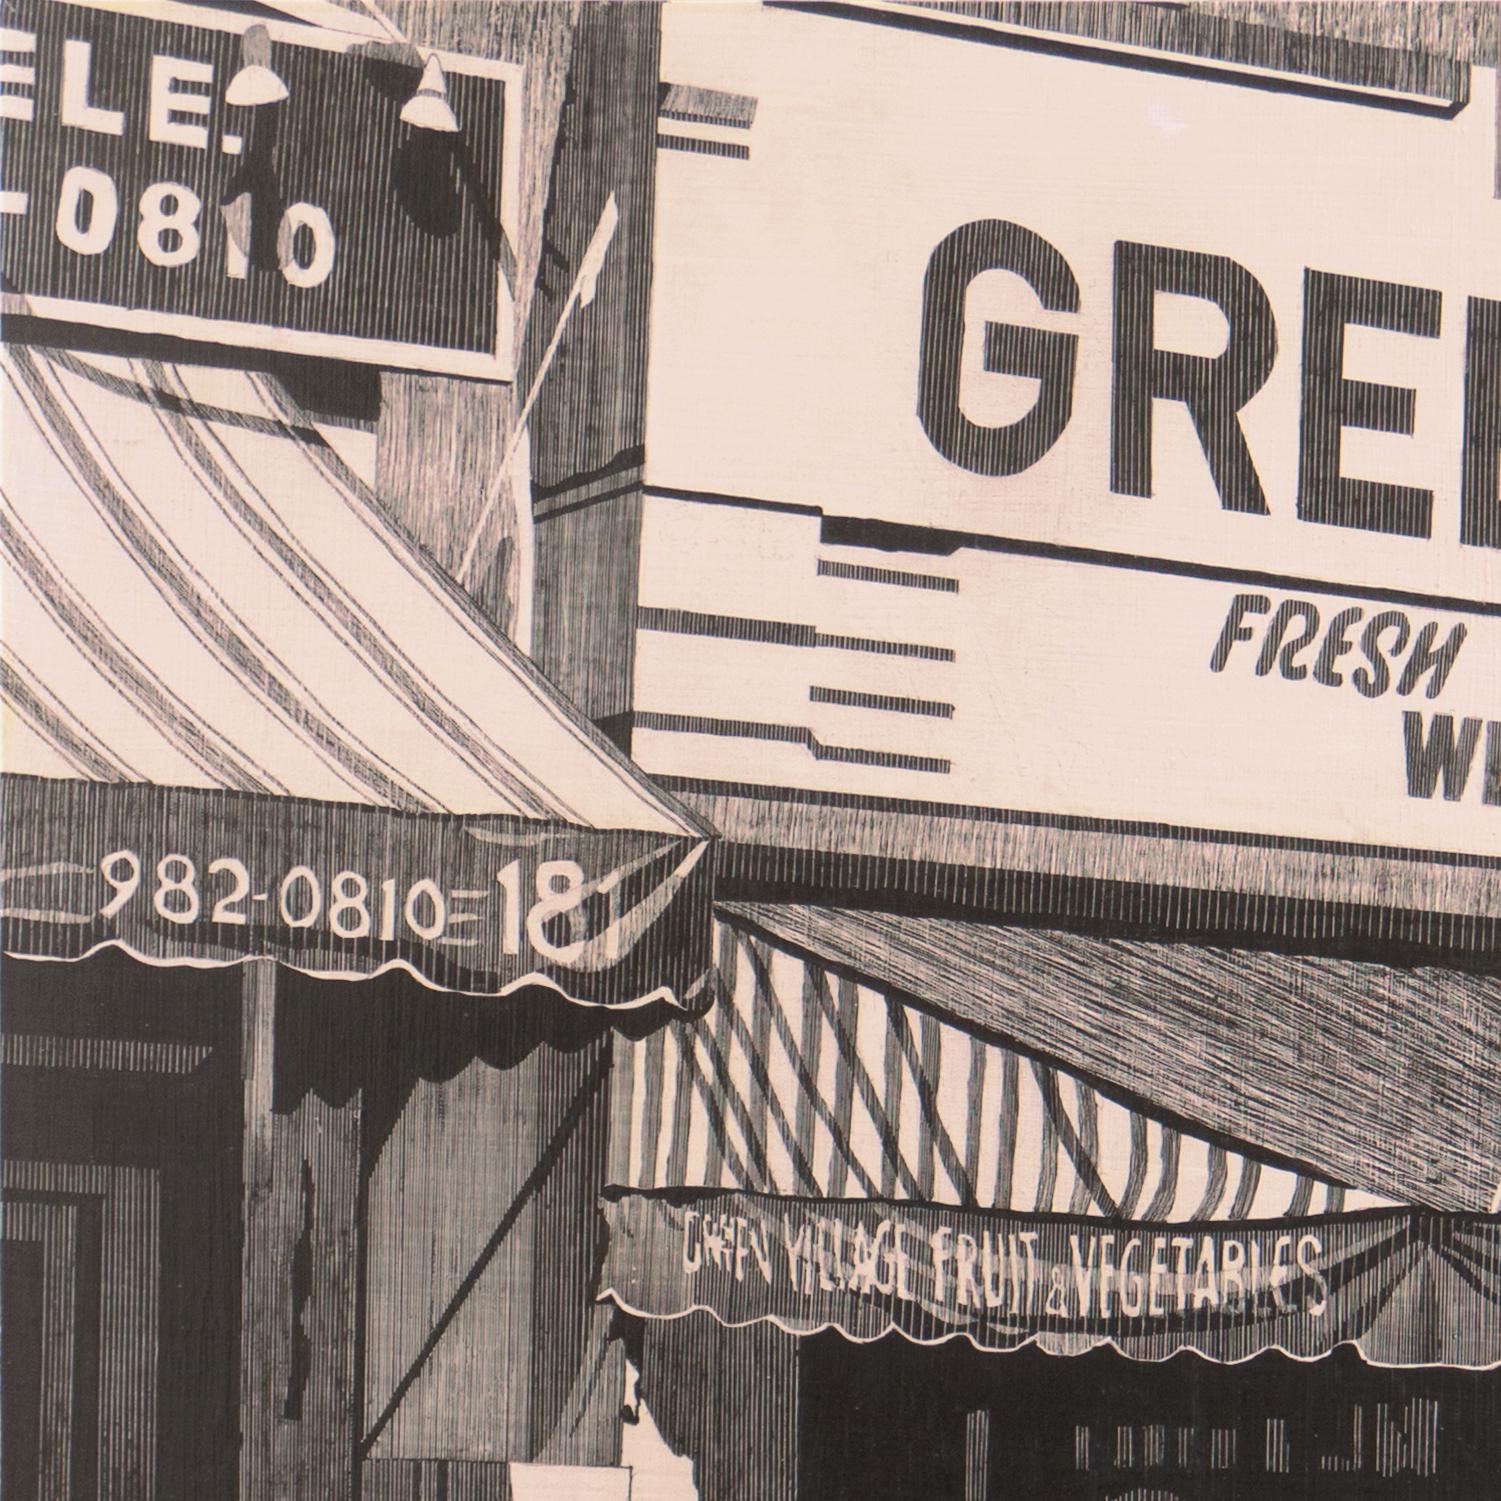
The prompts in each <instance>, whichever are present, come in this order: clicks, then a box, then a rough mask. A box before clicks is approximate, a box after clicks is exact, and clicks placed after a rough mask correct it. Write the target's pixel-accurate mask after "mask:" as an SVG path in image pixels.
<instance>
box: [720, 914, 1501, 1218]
mask: <svg viewBox="0 0 1501 1501" xmlns="http://www.w3.org/2000/svg"><path fill="white" fill-rule="evenodd" d="M721 910H723V911H725V912H727V913H728V914H730V915H731V916H732V917H733V918H734V919H735V920H736V921H737V922H739V923H741V924H743V925H746V926H748V927H751V928H753V929H755V930H757V931H760V932H763V933H765V934H766V935H767V936H768V937H769V938H771V939H772V940H773V941H774V942H776V943H778V944H780V945H782V946H785V947H787V948H789V949H793V950H796V951H799V952H810V953H814V954H817V955H819V956H821V958H822V960H823V961H824V963H826V964H827V965H828V966H830V967H831V968H834V969H842V970H844V971H846V972H851V973H855V974H860V975H863V976H867V977H869V979H870V981H871V982H872V983H873V984H875V985H877V986H879V987H881V988H885V989H888V990H892V991H896V992H898V993H901V994H905V995H909V996H915V997H918V998H919V999H920V1000H921V1001H922V1002H923V1004H924V1005H925V1006H927V1007H928V1008H929V1009H931V1010H934V1011H936V1012H939V1013H941V1014H942V1015H944V1016H946V1017H948V1018H950V1019H952V1020H953V1021H955V1022H957V1023H958V1024H960V1025H963V1026H968V1027H971V1028H979V1029H981V1030H984V1031H988V1032H992V1033H997V1034H999V1035H1001V1036H1004V1037H1007V1038H1009V1039H1011V1040H1012V1041H1014V1042H1015V1043H1017V1044H1018V1045H1019V1046H1021V1047H1022V1048H1024V1049H1026V1050H1029V1051H1033V1052H1036V1053H1039V1054H1042V1055H1046V1056H1051V1057H1053V1058H1056V1059H1059V1060H1060V1061H1062V1062H1064V1063H1066V1064H1067V1065H1068V1066H1070V1067H1072V1068H1074V1069H1077V1070H1078V1072H1080V1073H1081V1074H1084V1075H1087V1076H1088V1077H1090V1078H1093V1079H1095V1080H1096V1081H1098V1082H1099V1083H1100V1084H1102V1085H1104V1086H1107V1087H1110V1088H1113V1089H1116V1090H1121V1091H1125V1092H1128V1093H1130V1094H1132V1095H1134V1096H1136V1097H1138V1098H1140V1099H1141V1100H1143V1101H1144V1102H1147V1103H1148V1104H1149V1105H1150V1106H1151V1107H1154V1108H1155V1109H1156V1110H1158V1111H1163V1112H1169V1113H1172V1114H1175V1115H1180V1116H1184V1117H1186V1118H1188V1119H1189V1120H1193V1121H1198V1122H1201V1123H1202V1124H1203V1126H1204V1127H1206V1128H1209V1129H1212V1130H1214V1131H1217V1132H1220V1133H1222V1134H1223V1135H1225V1136H1226V1137H1231V1138H1238V1139H1241V1140H1247V1141H1252V1142H1255V1143H1257V1145H1258V1146H1259V1147H1260V1148H1261V1149H1263V1150H1265V1151H1268V1152H1273V1153H1277V1154H1280V1155H1282V1156H1285V1157H1289V1158H1293V1159H1295V1160H1297V1161H1300V1162H1304V1163H1307V1164H1308V1165H1309V1166H1310V1167H1311V1168H1312V1169H1313V1170H1314V1171H1315V1172H1316V1173H1317V1174H1318V1175H1320V1176H1323V1177H1327V1178H1329V1179H1331V1180H1333V1181H1336V1182H1344V1183H1350V1184H1358V1185H1360V1186H1361V1187H1363V1188H1366V1189H1369V1190H1370V1191H1372V1192H1373V1193H1379V1194H1381V1195H1383V1196H1385V1197H1386V1198H1388V1199H1390V1200H1395V1201H1397V1202H1401V1203H1410V1204H1422V1205H1425V1206H1426V1207H1428V1208H1431V1209H1455V1210H1469V1211H1479V1212H1482V1213H1486V1212H1494V1211H1495V1210H1496V1209H1497V1208H1501V977H1498V976H1497V975H1495V974H1488V973H1482V972H1476V971H1473V970H1468V969H1458V968H1450V967H1440V966H1437V965H1418V964H1414V965H1410V966H1409V965H1401V966H1399V965H1394V964H1390V963H1376V962H1372V961H1367V960H1360V959H1354V958H1346V957H1343V956H1342V955H1341V956H1337V957H1336V956H1333V955H1325V954H1319V955H1307V954H1298V953H1282V952H1278V951H1277V950H1276V949H1275V948H1273V947H1271V946H1269V945H1267V944H1265V943H1262V944H1259V945H1258V946H1257V947H1254V948H1252V947H1243V948H1235V947H1230V946H1228V945H1210V944H1207V943H1189V942H1183V941H1173V940H1172V938H1171V936H1170V934H1169V935H1164V936H1162V937H1158V938H1142V937H1131V938H1126V937H1102V936H1097V935H1095V934H1090V933H1076V932H1069V931H1061V930H1058V929H1047V928H1041V927H1027V926H1020V925H1015V924H1013V925H1009V926H998V925H991V924H987V923H978V922H965V921H959V920H955V919H951V918H943V917H914V916H907V915H905V914H900V913H892V912H883V911H878V910H867V909H857V908H839V907H822V906H806V905H798V904H791V903H789V904H785V905H772V904H769V903H725V904H723V905H722V907H721Z"/></svg>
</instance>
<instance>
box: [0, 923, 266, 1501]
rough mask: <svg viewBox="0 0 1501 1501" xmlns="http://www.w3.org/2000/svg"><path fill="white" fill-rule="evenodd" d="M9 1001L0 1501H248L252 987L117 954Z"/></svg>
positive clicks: (10, 972)
mask: <svg viewBox="0 0 1501 1501" xmlns="http://www.w3.org/2000/svg"><path fill="white" fill-rule="evenodd" d="M4 993H5V1024H6V1036H5V1043H6V1060H5V1061H6V1063H7V1064H11V1065H13V1066H11V1067H7V1068H6V1070H5V1078H4V1091H3V1133H4V1138H5V1149H6V1181H5V1190H6V1192H5V1208H4V1215H5V1218H4V1239H5V1245H4V1266H5V1286H4V1295H5V1302H4V1308H3V1310H0V1313H3V1321H4V1322H3V1327H4V1331H5V1337H4V1349H5V1368H4V1378H3V1379H4V1422H5V1430H4V1443H5V1449H4V1454H5V1459H4V1466H5V1468H4V1476H3V1490H4V1492H5V1494H6V1495H10V1496H34V1495H39V1494H41V1495H51V1494H59V1495H68V1496H70V1497H74V1498H79V1501H82V1498H87V1497H92V1496H94V1495H95V1494H97V1486H98V1479H99V1476H100V1475H101V1474H103V1475H105V1476H107V1477H108V1476H112V1475H113V1476H120V1475H122V1474H130V1473H138V1472H141V1471H142V1470H145V1471H148V1472H149V1470H150V1469H152V1468H153V1467H154V1469H155V1473H156V1476H157V1489H156V1491H155V1492H154V1494H156V1495H158V1496H161V1497H164V1498H165V1497H169V1496H171V1497H184V1498H186V1497H190V1496H211V1495H212V1496H228V1495H233V1494H234V1492H235V1488H236V1485H237V1466H238V1404H239V1388H238V1349H239V1329H240V1273H241V1265H240V1244H241V1236H240V1217H241V1199H240V1152H241V1135H242V1122H241V1104H240V1094H241V1089H240V1010H239V984H238V973H237V972H236V971H234V970H210V971H205V970H199V969H183V968H176V969H164V968H156V969H148V968H146V967H145V966H143V965H140V964H138V963H136V962H135V961H133V960H130V959H128V958H126V957H125V956H124V955H122V954H119V953H113V952H112V953H105V954H99V955H96V956H95V957H94V958H92V959H90V960H88V961H87V962H86V963H82V964H24V963H17V962H14V961H7V962H6V964H5V968H4ZM14 1065H18V1066H14ZM38 1065H40V1066H38ZM101 1445H103V1446H104V1448H105V1451H106V1452H104V1453H101V1452H100V1446H101ZM140 1448H144V1449H145V1450H147V1451H148V1452H154V1466H153V1464H152V1462H151V1461H147V1463H146V1464H145V1465H142V1464H141V1463H140V1461H139V1459H138V1458H137V1455H136V1452H135V1451H136V1450H137V1449H140ZM39 1471H45V1472H46V1474H45V1475H42V1474H39ZM43 1482H45V1483H43ZM111 1483H112V1484H114V1483H116V1482H111Z"/></svg>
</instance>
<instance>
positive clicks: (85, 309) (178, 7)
mask: <svg viewBox="0 0 1501 1501" xmlns="http://www.w3.org/2000/svg"><path fill="white" fill-rule="evenodd" d="M55 3H57V4H66V5H72V6H76V7H78V8H80V9H83V10H97V11H104V12H108V13H110V14H117V15H119V14H123V15H127V16H134V17H139V18H141V19H143V20H149V21H160V22H168V23H171V24H175V25H181V26H192V27H197V28H199V29H201V30H211V31H225V32H232V33H235V34H237V35H243V34H244V33H245V32H246V31H248V30H250V29H251V27H253V26H256V25H263V26H264V27H265V28H266V32H267V34H268V35H269V37H270V39H271V40H272V41H273V42H280V43H283V44H285V45H287V46H293V47H305V48H311V49H314V50H317V51H322V52H333V53H339V54H343V53H347V52H351V51H353V50H354V49H355V48H356V47H362V46H369V45H370V43H371V41H372V40H373V37H372V34H371V32H370V31H369V30H368V29H365V28H363V27H360V26H359V25H358V21H359V18H358V17H351V23H352V25H351V30H349V31H347V32H345V31H334V30H330V29H328V28H326V27H323V26H319V25H313V24H304V23H300V22H295V21H291V20H285V21H280V20H274V19H269V18H264V19H263V18H260V17H257V16H253V15H238V14H234V13H232V12H229V11H222V10H214V9H212V8H209V7H202V8H200V7H198V6H196V5H188V4H183V3H180V0H112V3H105V0H55ZM422 52H423V55H424V56H425V57H436V58H437V59H438V61H439V63H440V64H441V65H442V67H443V69H444V71H445V72H447V73H459V74H467V75H471V76H474V77H479V78H487V79H495V80H498V81H499V82H501V83H502V84H503V85H504V112H505V113H504V119H503V122H502V131H501V179H500V210H499V219H500V227H501V230H502V232H503V233H504V235H505V236H506V238H507V239H508V240H509V242H510V243H511V244H512V245H515V244H516V241H517V238H518V231H519V222H518V217H517V213H518V206H519V198H520V191H521V130H522V120H523V118H524V113H525V109H524V105H525V100H524V91H525V76H526V70H525V68H524V67H523V66H522V65H521V64H519V63H513V62H505V61H501V60H499V59H492V58H481V57H474V56H470V55H467V54H463V53H456V52H448V51H445V50H443V49H441V48H426V47H424V48H423V49H422ZM496 277H497V309H496V330H495V348H494V349H493V350H492V351H489V352H485V353H479V352H470V351H463V350H448V349H435V348H433V347H431V346H429V345H422V344H408V343H403V342H399V341H395V340H385V339H366V338H361V337H359V336H358V335H352V334H326V333H306V332H300V331H298V330H294V329H287V328H282V327H279V326H277V325H272V324H260V323H242V322H236V321H233V320H230V319H221V318H206V317H202V316H200V315H198V314H196V313H159V312H153V311H150V310H148V309H136V308H124V307H117V306H115V305H113V304H111V303H98V302H86V301H82V300H78V299H74V298H68V297H49V296H42V297H37V296H27V295H23V294H20V293H13V292H3V293H0V316H5V317H23V316H24V317H38V318H55V319H58V320H60V321H64V322H73V323H84V324H87V325H89V326H91V327H95V328H106V329H116V330H120V331H123V332H128V333H141V334H160V335H164V336H167V337H173V338H180V339H193V340H200V341H203V342H207V343H211V344H225V345H231V346H236V347H240V348H248V349H264V350H279V351H284V352H290V353H293V354H301V355H310V356H314V357H319V358H324V359H337V360H354V361H358V362H359V363H361V364H371V365H378V366H386V367H390V368H394V369H401V370H412V371H421V372H424V373H428V374H434V375H451V376H462V377H467V378H470V379H476V380H490V381H499V382H506V383H509V382H511V381H513V380H514V379H515V375H516V347H515V346H516V330H515V320H514V308H515V297H514V293H513V291H512V288H511V286H510V284H509V282H508V281H507V278H506V272H505V267H504V266H503V265H501V266H499V267H498V268H497V270H496Z"/></svg>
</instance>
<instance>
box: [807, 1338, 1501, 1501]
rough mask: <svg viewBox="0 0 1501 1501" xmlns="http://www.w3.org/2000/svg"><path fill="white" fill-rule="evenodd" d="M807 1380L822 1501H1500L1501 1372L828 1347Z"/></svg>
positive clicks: (813, 1488)
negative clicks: (1485, 1498) (1038, 1500)
mask: <svg viewBox="0 0 1501 1501" xmlns="http://www.w3.org/2000/svg"><path fill="white" fill-rule="evenodd" d="M799 1378H800V1379H799V1386H800V1423H799V1453H800V1484H799V1491H798V1493H799V1495H800V1496H803V1497H808V1498H816V1501H843V1498H846V1497H848V1498H851V1501H853V1498H857V1497H858V1498H860V1501H927V1498H934V1501H939V1498H952V1501H961V1498H963V1501H1013V1498H1017V1501H1020V1498H1030V1497H1035V1496H1040V1495H1045V1496H1048V1497H1049V1498H1052V1501H1295V1498H1296V1501H1345V1498H1355V1497H1359V1498H1362V1501H1365V1498H1371V1501H1378V1498H1379V1501H1386V1498H1391V1501H1397V1498H1424V1501H1428V1498H1432V1501H1438V1498H1441V1497H1443V1498H1452V1497H1456V1496H1479V1495H1487V1494H1490V1490H1491V1487H1492V1486H1493V1485H1494V1477H1495V1475H1496V1473H1497V1472H1498V1469H1501V1373H1498V1372H1470V1371H1461V1370H1453V1369H1432V1368H1425V1369H1411V1370H1390V1369H1381V1368H1377V1367H1372V1366H1368V1365H1366V1364H1365V1363H1364V1362H1363V1361H1362V1360H1361V1359H1360V1357H1359V1355H1358V1354H1357V1353H1356V1352H1355V1351H1353V1350H1350V1349H1340V1350H1338V1351H1336V1352H1335V1353H1334V1354H1333V1355H1332V1356H1329V1357H1328V1358H1326V1359H1323V1360H1318V1361H1310V1362H1299V1361H1294V1360H1291V1359H1288V1358H1287V1357H1285V1356H1282V1355H1279V1354H1268V1355H1262V1356H1258V1357H1257V1358H1256V1359H1254V1360H1250V1361H1247V1362H1245V1363H1243V1364H1241V1365H1215V1364H1212V1363H1210V1362H1209V1361H1206V1360H1203V1359H1201V1358H1199V1357H1198V1356H1196V1355H1193V1354H1180V1355H1178V1356H1176V1357H1175V1358H1173V1359H1171V1360H1168V1361H1165V1362H1161V1363H1159V1364H1148V1363H1143V1362H1136V1361H1129V1360H1127V1359H1125V1358H1124V1357H1122V1356H1119V1355H1117V1354H1116V1353H1115V1352H1114V1351H1110V1350H1097V1351H1094V1352H1092V1353H1091V1354H1088V1355H1081V1356H1075V1357H1058V1356H1050V1355H1045V1354H1043V1353H1041V1352H1039V1351H1038V1350H1036V1349H1032V1348H1029V1349H1025V1350H1019V1351H1015V1352H1012V1353H1008V1354H1000V1355H998V1354H984V1353H981V1352H979V1351H976V1350H975V1349H974V1348H973V1347H971V1346H969V1345H967V1344H965V1343H963V1342H961V1341H955V1342H953V1343H951V1344H946V1345H939V1346H933V1347H922V1346H917V1345H914V1344H912V1343H910V1342H909V1341H906V1340H903V1339H901V1338H900V1337H888V1338H886V1339H883V1340H880V1341H878V1342H876V1343H875V1344H872V1345H867V1346H861V1345H855V1344H853V1343H851V1342H850V1341H848V1340H846V1339H844V1338H842V1337H840V1336H839V1335H836V1334H825V1335H819V1336H816V1337H814V1338H810V1339H808V1340H806V1341H804V1343H803V1350H802V1362H801V1368H800V1372H799Z"/></svg>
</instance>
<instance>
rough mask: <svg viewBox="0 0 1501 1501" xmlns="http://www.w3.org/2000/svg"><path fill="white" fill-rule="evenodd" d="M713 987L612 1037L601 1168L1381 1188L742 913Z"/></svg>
mask: <svg viewBox="0 0 1501 1501" xmlns="http://www.w3.org/2000/svg"><path fill="white" fill-rule="evenodd" d="M717 945H718V962H719V970H720V976H721V1001H720V1004H719V1005H717V1006H715V1007H714V1009H713V1010H712V1011H711V1012H709V1014H708V1015H707V1016H704V1017H701V1018H696V1019H684V1020H681V1021H674V1022H672V1023H670V1024H669V1025H667V1026H664V1027H661V1028H658V1029H657V1030H654V1031H653V1032H651V1033H650V1034H648V1035H647V1036H646V1037H644V1038H642V1039H641V1040H639V1041H631V1040H629V1039H627V1038H624V1037H622V1038H620V1039H618V1040H617V1044H616V1045H617V1048H618V1050H619V1051H618V1053H617V1057H616V1064H615V1078H616V1081H617V1082H616V1095H615V1110H616V1121H615V1137H614V1156H613V1169H612V1178H613V1181H614V1182H615V1183H616V1184H618V1185H619V1186H621V1187H623V1188H628V1189H648V1190H650V1189H681V1188H712V1189H720V1188H724V1189H739V1190H744V1191H747V1192H752V1193H765V1194H779V1195H792V1196H800V1197H816V1198H829V1199H844V1198H872V1199H875V1198H879V1199H884V1200H893V1201H914V1202H921V1203H929V1204H951V1205H966V1206H971V1207H976V1208H982V1209H995V1210H1010V1211H1018V1212H1025V1213H1031V1214H1037V1213H1067V1214H1074V1215H1085V1216H1105V1217H1108V1218H1111V1219H1128V1220H1134V1219H1142V1220H1150V1221H1153V1222H1158V1223H1164V1224H1178V1223H1188V1222H1204V1221H1218V1220H1262V1219H1268V1218H1276V1217H1282V1216H1301V1215H1308V1214H1322V1213H1326V1212H1332V1213H1338V1212H1340V1211H1344V1210H1354V1209H1365V1208H1370V1207H1373V1206H1376V1205H1384V1204H1390V1203H1391V1202H1392V1201H1391V1200H1390V1199H1386V1198H1382V1197H1380V1196H1377V1195H1374V1194H1370V1193H1365V1192H1362V1191H1361V1190H1360V1187H1359V1186H1358V1185H1347V1184H1342V1183H1336V1182H1331V1181H1329V1180H1328V1179H1326V1178H1323V1177H1320V1176H1319V1175H1317V1174H1316V1173H1314V1172H1312V1171H1311V1170H1309V1169H1307V1168H1304V1167H1300V1166H1299V1165H1297V1164H1296V1163H1293V1162H1289V1161H1286V1160H1279V1159H1277V1158H1275V1157H1274V1156H1271V1155H1268V1154H1266V1153H1262V1152H1258V1151H1257V1150H1255V1149H1254V1148H1253V1147H1250V1146H1247V1145H1244V1144H1240V1143H1236V1142H1233V1141H1230V1140H1227V1139H1225V1138H1223V1137H1219V1136H1216V1135H1214V1134H1211V1133H1209V1132H1206V1131H1203V1130H1195V1129H1194V1128H1193V1127H1192V1126H1191V1125H1189V1124H1187V1123H1184V1122H1182V1121H1174V1120H1172V1119H1170V1118H1169V1117H1167V1116H1165V1115H1163V1114H1161V1113H1159V1112H1153V1111H1150V1110H1148V1109H1146V1108H1144V1107H1143V1106H1142V1105H1140V1103H1138V1102H1133V1101H1131V1100H1130V1099H1128V1098H1126V1097H1125V1096H1123V1095H1118V1094H1114V1093H1109V1092H1106V1091H1104V1090H1102V1089H1100V1088H1098V1087H1097V1086H1096V1085H1094V1084H1093V1083H1091V1082H1089V1081H1088V1080H1086V1079H1084V1078H1082V1077H1080V1076H1079V1075H1078V1074H1075V1073H1072V1072H1070V1071H1069V1070H1068V1069H1066V1068H1063V1067H1060V1066H1059V1065H1058V1064H1057V1063H1056V1062H1051V1061H1048V1060H1047V1059H1044V1058H1041V1057H1036V1056H1027V1055H1024V1054H1022V1053H1021V1052H1019V1051H1017V1050H1016V1049H1015V1048H1013V1047H1008V1046H1006V1045H1005V1044H1004V1043H1002V1042H999V1041H996V1040H994V1039H992V1038H987V1037H986V1036H984V1035H982V1034H979V1033H977V1032H976V1031H974V1030H973V1029H966V1028H965V1027H962V1026H960V1025H957V1024H955V1023H953V1022H950V1021H946V1020H942V1019H940V1018H939V1016H938V1015H936V1014H935V1013H934V1012H933V1011H932V1010H928V1009H922V1008H920V1007H918V1006H916V1005H915V1004H913V1002H912V1000H911V998H910V997H907V996H904V995H902V994H900V993H898V992H897V991H895V990H893V989H890V988H886V987H882V986H879V985H876V984H873V983H864V982H862V981H861V980H860V979H858V978H856V977H853V976H851V975H850V973H849V972H848V971H845V970H840V971H837V972H836V971H834V970H832V969H830V968H828V967H825V966H824V965H823V964H821V963H819V962H818V961H817V960H816V959H814V958H813V957H811V956H810V955H808V954H806V953H799V952H797V951H795V950H792V949H790V948H784V947H781V946H779V945H776V944H774V943H772V942H770V941H769V940H768V939H767V938H765V937H764V936H759V935H758V934H757V932H756V931H755V930H753V929H751V928H748V927H744V926H740V925H738V924H736V923H734V922H728V921H720V922H719V923H718V938H717Z"/></svg>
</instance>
